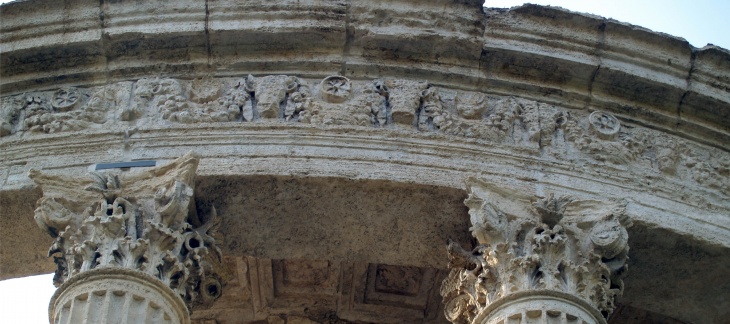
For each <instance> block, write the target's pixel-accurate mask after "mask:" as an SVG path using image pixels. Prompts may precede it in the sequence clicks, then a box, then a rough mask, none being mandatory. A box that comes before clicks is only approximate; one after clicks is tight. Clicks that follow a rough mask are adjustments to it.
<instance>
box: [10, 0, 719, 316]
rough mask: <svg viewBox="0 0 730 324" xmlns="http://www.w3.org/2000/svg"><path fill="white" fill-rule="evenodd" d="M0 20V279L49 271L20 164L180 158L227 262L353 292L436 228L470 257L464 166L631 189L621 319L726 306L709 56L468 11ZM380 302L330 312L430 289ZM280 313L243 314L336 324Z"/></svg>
mask: <svg viewBox="0 0 730 324" xmlns="http://www.w3.org/2000/svg"><path fill="white" fill-rule="evenodd" d="M0 18H1V19H0V27H1V28H2V31H3V32H2V33H0V53H1V54H2V55H0V79H1V80H2V81H0V233H1V234H2V235H0V247H2V249H0V277H2V278H9V277H14V276H19V275H24V274H33V273H37V272H38V271H41V270H42V269H49V268H50V265H49V263H43V261H42V257H41V254H42V253H43V251H40V249H39V248H38V245H39V244H40V243H39V242H46V241H47V238H44V237H43V235H42V233H40V231H37V232H32V231H27V233H25V232H22V229H23V228H26V227H28V226H33V225H32V221H31V220H30V218H29V217H30V215H31V214H32V212H31V208H30V207H29V204H28V202H29V201H32V200H35V199H37V198H38V197H39V196H40V191H39V190H38V189H37V188H36V189H34V187H33V186H34V185H33V182H32V181H31V180H30V178H28V177H27V172H28V170H29V169H31V168H35V169H41V170H43V172H44V173H46V174H49V175H51V176H59V175H63V176H66V177H75V178H78V179H81V178H83V177H84V176H85V174H86V173H87V172H88V171H93V169H94V165H95V164H97V163H101V162H113V161H135V160H156V161H157V163H158V165H160V164H164V163H166V162H169V161H171V160H173V159H175V158H177V157H179V156H182V155H183V154H185V153H186V152H188V151H189V150H191V149H192V150H195V151H196V152H197V153H198V154H200V156H201V159H202V162H203V163H202V164H201V167H200V170H199V172H198V183H197V185H198V186H197V187H196V188H197V189H196V191H195V195H196V196H197V197H205V198H197V201H196V202H197V203H198V205H199V207H200V212H201V214H205V213H207V212H209V211H210V210H211V209H210V206H213V205H214V206H216V208H218V210H219V211H221V210H223V209H225V211H226V213H225V214H224V213H223V212H221V215H222V222H224V224H225V225H226V226H225V227H224V228H223V229H222V230H223V231H225V234H226V236H225V237H226V238H225V240H226V242H225V245H224V246H223V249H224V253H226V254H228V255H229V256H231V257H236V258H243V257H249V256H254V257H255V258H257V259H273V260H305V261H302V262H304V263H307V262H310V263H311V265H310V266H303V265H302V267H304V268H306V269H321V268H323V267H320V266H319V265H321V264H320V263H317V262H319V261H316V262H315V261H311V260H329V261H327V262H330V263H328V264H329V265H330V266H333V267H339V269H340V271H343V272H347V273H357V274H358V276H360V277H361V279H362V278H365V279H367V278H368V276H369V273H370V272H369V271H370V270H368V269H369V267H370V266H367V267H359V268H357V269H360V270H357V271H355V270H348V269H354V268H350V265H348V264H349V263H348V262H360V263H363V264H366V265H367V264H374V265H375V266H373V267H374V269H376V270H373V271H374V273H376V274H377V273H378V271H380V270H378V269H381V268H382V269H386V270H387V269H388V266H383V267H380V265H389V266H390V265H393V266H398V267H418V268H429V269H430V268H433V269H443V267H444V258H445V253H444V252H443V251H442V250H441V246H442V245H443V241H444V240H445V239H446V238H447V237H453V238H455V239H456V240H457V241H459V243H460V244H461V245H462V246H468V245H469V240H468V238H467V235H468V233H466V232H463V230H462V229H463V228H464V226H465V224H466V223H467V221H468V220H467V218H466V216H465V215H466V214H465V213H466V209H465V207H464V206H463V205H462V204H461V202H460V201H461V200H463V197H464V196H465V192H464V180H465V179H467V178H468V177H471V176H474V175H475V174H480V177H482V178H484V179H486V181H488V182H490V183H492V184H494V185H495V186H501V187H510V188H515V189H517V190H519V191H521V192H524V193H526V194H528V195H532V196H540V197H544V196H546V195H547V194H546V193H551V192H554V193H555V194H556V195H557V196H564V195H572V196H576V197H581V198H585V199H593V200H600V201H610V200H612V199H625V200H626V201H627V204H626V215H627V216H628V217H629V218H630V219H632V220H633V222H634V224H635V226H634V227H633V228H630V229H628V233H629V236H630V237H631V238H632V240H634V238H636V240H638V242H633V241H632V242H631V245H632V250H631V252H630V255H631V259H629V265H630V266H631V267H632V270H631V275H630V276H629V277H628V278H626V280H625V281H626V294H625V295H624V297H623V298H622V299H621V301H620V302H621V303H622V305H624V307H625V308H623V309H624V310H625V309H633V308H637V309H639V310H638V311H637V314H639V313H641V312H655V313H658V314H661V316H668V317H671V318H675V319H677V320H681V321H685V322H713V321H719V320H721V319H723V318H726V317H727V314H726V312H725V311H724V310H725V309H727V307H724V306H726V305H725V303H724V300H726V299H730V298H728V297H727V292H726V291H730V289H726V288H727V285H726V284H725V281H724V280H722V278H725V277H727V270H725V269H727V268H728V264H727V263H728V260H729V259H728V258H727V257H726V255H727V251H728V248H729V247H730V219H729V218H728V217H727V215H729V214H730V205H728V201H730V198H729V196H730V187H728V183H730V179H728V177H730V171H728V170H730V165H729V164H728V162H727V161H730V157H729V155H730V149H729V148H728V145H727V143H728V142H730V134H729V129H728V125H730V120H729V119H728V118H730V117H729V116H730V115H728V111H730V95H729V94H730V86H728V84H730V80H728V78H727V75H728V73H727V70H728V68H730V67H729V66H728V62H730V53H729V52H728V51H727V50H726V49H722V48H718V47H714V46H708V47H705V48H701V49H698V48H693V47H691V46H690V45H689V44H688V43H687V42H686V41H684V40H682V39H678V38H674V37H671V36H667V35H663V34H658V33H653V32H651V31H648V30H645V29H643V28H640V27H637V26H631V25H628V24H624V23H620V22H616V21H613V20H609V19H604V18H600V17H595V16H590V15H584V14H577V13H572V12H569V11H566V10H563V9H560V8H553V7H541V6H535V5H525V6H521V7H516V8H512V9H510V10H505V9H489V8H482V3H481V2H480V1H456V2H454V1H447V0H431V1H419V2H413V1H405V0H403V1H387V2H357V1H349V0H343V1H274V2H272V1H253V2H251V1H248V2H245V3H242V2H236V1H202V0H185V1H176V2H174V3H171V2H164V1H159V2H151V3H146V4H142V5H134V4H132V3H131V2H128V1H112V2H109V1H106V2H92V1H85V0H70V1H64V2H63V3H61V2H57V1H43V0H31V1H16V2H13V3H9V4H5V5H3V6H2V10H1V12H0ZM133 172H136V171H135V169H132V170H122V171H121V173H122V174H125V173H133ZM297 198H298V199H297ZM213 202H214V203H213ZM23 215H24V216H23ZM231 215H235V216H231ZM281 215H291V217H289V218H287V217H283V216H281ZM313 215H314V216H316V217H315V218H312V217H313ZM362 215H367V217H362ZM358 216H360V217H358ZM21 218H22V219H21ZM353 224H356V225H357V226H353ZM393 224H395V229H393V226H394V225H393ZM19 233H23V235H24V239H23V240H20V237H21V236H20V235H19ZM241 233H247V234H251V236H252V238H249V239H248V240H245V239H244V238H243V235H242V234H241ZM343 236H345V237H347V238H348V239H343ZM312 237H315V238H316V240H313V239H312ZM287 239H288V241H287ZM667 241H669V242H667ZM26 242H27V243H26ZM234 242H236V243H237V244H234ZM282 242H283V243H282ZM637 243H638V244H637ZM26 244H27V245H26ZM44 245H45V244H44ZM8 246H12V247H15V248H13V249H8V248H6V247H8ZM664 246H668V247H672V248H662V247H664ZM681 259H688V260H693V262H690V263H687V262H680V261H678V260H681ZM241 260H242V259H241ZM239 261H240V260H239ZM237 262H238V261H237ZM257 262H258V261H257ZM272 262H273V261H272ZM277 262H278V261H277ZM282 262H283V261H282ZM287 262H288V261H287ZM287 262H283V263H276V262H273V264H279V265H278V266H276V267H279V268H281V269H286V268H287ZM297 262H299V261H297ZM294 263H295V262H294V261H292V264H294ZM318 264H319V265H318ZM693 264H700V266H693ZM272 267H273V266H272ZM292 267H293V266H292ZM279 268H277V269H279ZM362 269H365V270H362ZM382 269H381V270H382ZM386 270H382V271H381V272H382V273H400V272H398V271H400V270H397V271H395V270H394V271H386ZM241 271H243V270H241ZM315 272H316V271H315ZM316 273H319V272H316ZM405 273H406V272H403V274H404V275H403V276H402V278H403V281H402V282H398V283H395V284H394V285H393V287H399V288H398V289H400V290H398V289H396V288H387V287H386V288H383V287H384V286H382V284H383V283H385V282H388V281H389V282H395V281H393V280H385V279H383V280H381V281H375V282H374V283H378V282H380V285H381V286H373V287H374V288H373V289H374V290H372V291H377V292H378V293H380V292H393V291H396V290H398V291H400V292H402V293H403V294H404V295H408V294H412V293H413V291H414V290H408V287H415V286H413V285H406V286H403V284H404V283H407V282H413V280H411V279H412V278H415V277H414V276H416V275H415V274H414V275H413V276H410V277H409V276H406V275H405ZM409 273H410V272H409ZM417 273H419V272H418V271H417ZM366 274H368V275H366ZM282 278H285V277H282ZM374 278H377V277H374ZM408 278H411V279H408ZM365 279H363V280H365ZM282 280H284V279H282ZM292 280H294V279H292ZM297 280H299V281H297ZM308 280H309V279H306V280H305V278H304V277H302V278H299V279H296V280H294V281H295V282H299V283H300V284H301V285H305V284H304V283H305V282H306V283H311V282H312V281H311V280H309V281H308ZM338 280H339V279H338ZM343 280H344V279H343ZM632 280H635V281H634V282H632ZM272 282H273V281H272ZM282 282H283V281H282ZM340 282H344V281H340ZM352 282H356V280H353V281H352ZM668 282H672V283H674V284H673V285H668V284H666V283H668ZM632 284H633V285H634V287H637V288H632ZM353 285H354V286H357V287H359V288H358V289H361V290H362V291H367V290H366V288H367V287H370V286H369V285H368V284H366V283H362V284H357V285H355V284H353ZM354 286H353V287H354ZM674 286H676V287H677V288H676V289H674V290H671V289H658V288H657V287H674ZM434 287H435V286H434ZM292 289H293V288H292ZM297 289H298V288H297ZM338 289H339V288H338ZM368 289H369V288H368ZM414 289H415V288H414ZM305 290H306V289H305ZM294 291H299V292H297V293H295V292H294ZM353 291H355V290H353ZM358 291H360V290H358ZM705 292H707V293H705ZM299 293H301V290H296V289H294V290H287V291H283V293H282V294H283V295H282V296H288V295H291V296H295V295H297V294H299ZM301 294H302V295H306V294H305V293H301ZM251 296H253V295H251ZM383 296H385V297H383ZM383 296H380V295H377V294H376V295H373V296H370V297H368V296H367V295H363V296H361V297H362V298H360V297H358V298H354V297H353V298H352V299H348V300H349V301H348V302H347V303H344V299H342V300H340V301H343V303H344V304H339V305H350V306H346V307H345V309H344V310H343V309H340V310H341V311H343V312H345V313H346V311H345V310H347V309H349V310H348V311H352V312H355V313H357V312H360V313H358V314H360V315H357V316H355V317H351V318H358V320H360V321H368V322H372V321H377V316H383V314H386V313H388V314H393V316H394V317H393V318H394V319H393V320H392V321H394V322H404V321H410V320H413V321H422V320H424V318H430V317H428V316H430V315H429V314H434V313H433V305H432V304H428V305H431V306H427V307H426V308H424V309H425V310H424V311H421V310H416V308H417V307H416V306H414V305H423V303H422V301H423V299H418V298H415V299H403V300H396V301H393V300H391V299H389V298H391V297H388V296H389V295H387V294H386V295H383ZM688 296H689V297H690V298H688ZM235 298H238V299H235ZM235 298H234V299H235V300H236V301H235V302H236V303H239V301H240V303H239V304H241V303H244V304H245V303H249V302H253V297H245V296H244V295H236V297H235ZM267 298H268V297H267ZM287 298H288V297H287ZM292 298H294V297H292ZM296 298H299V297H296ZM296 298H294V299H296ZM307 298H309V297H307ZM317 298H319V297H317ZM317 298H314V299H313V300H315V301H317V302H319V301H322V302H323V303H324V304H323V305H332V304H331V303H332V299H327V301H326V302H324V301H323V300H324V299H321V298H320V299H317ZM685 299H686V300H691V302H686V303H683V302H682V301H683V300H685ZM230 302H231V303H233V301H230ZM380 302H389V303H396V304H398V305H399V306H398V307H396V308H388V307H390V306H388V307H384V308H383V307H381V306H383V305H381V304H378V305H380V306H373V305H374V304H377V303H380ZM221 303H223V302H221ZM292 303H293V304H286V303H285V304H282V305H285V306H282V307H283V308H282V309H286V310H287V312H288V311H291V310H293V309H296V312H295V313H296V315H286V314H285V311H281V312H279V311H275V312H268V311H267V312H262V313H260V314H259V315H256V316H253V315H251V316H250V317H243V318H249V319H251V320H252V321H261V322H272V323H279V322H282V321H284V322H286V321H289V322H307V321H310V320H313V321H317V322H326V321H330V322H336V321H338V320H341V319H338V317H337V316H340V315H339V314H344V313H341V312H339V311H337V312H335V313H331V312H330V311H332V310H331V309H330V311H322V310H321V309H320V311H318V313H317V314H314V315H313V313H311V314H307V313H306V312H304V310H303V309H306V308H307V307H309V306H306V305H310V304H307V303H304V304H296V302H292ZM361 304H362V305H367V306H362V307H361ZM437 304H438V303H437ZM241 305H242V304H241ZM272 305H273V304H272ZM287 305H288V306H287ZM292 305H297V306H292ZM302 305H305V306H302ZM404 305H405V306H404ZM310 306H311V305H310ZM250 307H253V306H250ZM276 307H279V306H276ZM276 307H274V309H276ZM298 307H299V308H298ZM347 307H350V308H347ZM403 307H405V308H403ZM409 307H410V308H409ZM414 307H415V308H414ZM418 307H421V306H418ZM632 307H633V308H632ZM324 308H327V307H323V308H322V309H324ZM241 309H243V308H241ZM199 311H202V310H200V309H196V310H195V312H199ZM241 312H244V311H243V310H234V307H228V308H226V310H225V311H224V310H221V311H220V312H218V313H215V315H210V313H206V314H209V315H210V316H209V317H198V318H197V319H196V320H197V321H200V322H201V323H208V322H210V321H216V320H217V319H218V320H219V321H223V320H222V319H223V318H232V317H227V316H235V315H231V314H239V313H241ZM251 312H253V311H251ZM419 312H420V313H419ZM437 313H440V312H437ZM251 314H253V313H251ZM332 314H338V315H332ZM363 314H365V315H363ZM418 314H420V315H418ZM541 314H542V313H541ZM206 316H208V315H206ZM246 316H248V315H246ZM358 316H360V317H358ZM414 316H415V317H414ZM418 316H421V317H418ZM424 316H425V317H424ZM525 316H527V314H525ZM541 316H542V315H541ZM637 316H638V315H637ZM254 318H255V319H254ZM340 318H344V317H340ZM652 318H654V317H652ZM657 318H658V317H657ZM407 319H408V320H407ZM342 321H345V320H342ZM353 321H354V319H353Z"/></svg>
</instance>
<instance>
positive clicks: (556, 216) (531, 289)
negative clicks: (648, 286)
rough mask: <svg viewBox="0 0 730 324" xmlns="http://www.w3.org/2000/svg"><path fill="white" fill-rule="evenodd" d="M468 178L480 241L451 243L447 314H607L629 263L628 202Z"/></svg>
mask: <svg viewBox="0 0 730 324" xmlns="http://www.w3.org/2000/svg"><path fill="white" fill-rule="evenodd" d="M468 186H469V190H470V194H469V197H468V198H467V200H466V201H465V203H466V205H467V206H468V207H469V215H470V218H471V222H472V228H471V231H472V235H473V236H474V237H475V238H476V239H477V241H478V245H477V246H476V247H475V248H474V249H473V250H471V251H466V250H464V249H462V248H461V247H460V246H459V245H457V244H456V243H454V242H450V243H449V246H448V251H449V257H450V259H451V261H450V263H449V267H450V268H451V269H452V270H451V273H450V274H449V276H448V277H447V279H445V280H444V282H443V285H442V287H441V294H442V296H443V297H444V303H445V304H446V307H445V312H446V316H447V318H448V319H449V320H451V321H453V322H454V323H477V322H478V323H482V322H483V323H492V322H494V323H497V322H498V318H495V316H497V317H499V316H507V317H508V318H512V317H510V316H513V315H514V316H518V315H519V316H523V315H525V314H523V313H524V312H525V311H528V313H529V312H530V311H535V312H536V314H537V313H539V314H542V313H544V312H551V311H553V312H554V313H555V314H563V313H564V314H563V315H559V316H568V317H571V316H572V317H573V318H583V317H584V316H589V318H583V320H584V321H588V322H594V321H595V322H604V320H603V318H604V317H607V316H608V315H609V314H611V312H612V311H613V309H614V308H615V305H616V298H618V297H619V296H621V294H622V292H623V282H622V279H621V277H622V275H623V274H624V273H625V271H626V269H627V265H626V261H627V259H628V249H629V248H628V234H627V232H626V228H625V227H626V226H629V225H630V222H629V221H628V219H627V217H626V215H625V211H624V209H625V206H624V205H623V203H621V202H609V201H593V200H576V199H574V198H572V197H567V196H562V197H555V196H553V195H550V196H549V197H546V198H540V199H537V198H536V197H532V196H530V195H527V194H524V193H521V192H518V191H515V190H510V189H505V188H503V187H500V186H497V185H492V184H489V183H487V182H485V181H481V180H477V179H474V178H472V179H470V180H469V181H468ZM538 299H545V300H549V302H545V303H535V302H534V300H538ZM520 300H529V301H525V302H521V301H520ZM561 300H564V301H565V302H562V301H561ZM515 304H519V305H520V306H519V307H517V308H514V307H512V308H514V309H512V308H511V306H510V305H515ZM563 304H565V305H563ZM540 305H542V306H540ZM525 308H535V309H525ZM543 308H544V309H543ZM510 309H511V310H510ZM591 314H592V315H591ZM525 316H527V315H525ZM541 316H542V315H541ZM477 319H478V320H477ZM475 320H477V321H475ZM522 323H525V322H524V321H523V322H522Z"/></svg>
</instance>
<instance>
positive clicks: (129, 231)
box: [29, 154, 228, 304]
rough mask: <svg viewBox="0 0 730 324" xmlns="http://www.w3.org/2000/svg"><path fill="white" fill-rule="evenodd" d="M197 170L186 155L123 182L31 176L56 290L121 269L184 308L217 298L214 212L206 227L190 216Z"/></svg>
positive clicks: (109, 177) (219, 268) (220, 272)
mask: <svg viewBox="0 0 730 324" xmlns="http://www.w3.org/2000/svg"><path fill="white" fill-rule="evenodd" d="M197 165H198V160H197V158H196V157H194V156H193V155H192V154H187V155H185V156H183V157H181V158H179V159H178V160H176V161H174V162H172V163H170V164H168V165H165V166H161V167H156V168H154V169H150V170H145V171H141V172H139V173H137V174H133V175H128V176H126V175H119V174H113V173H106V174H102V173H96V174H93V177H92V179H91V180H78V179H69V178H66V177H63V176H53V175H48V174H44V173H41V172H39V171H35V170H33V171H31V172H30V174H29V176H30V177H31V178H32V179H33V180H34V181H35V182H36V183H37V184H38V185H40V186H41V188H42V189H43V191H44V196H43V197H42V198H41V199H40V200H39V201H38V207H37V209H36V215H35V219H36V222H37V223H38V224H39V226H41V228H44V229H46V230H47V231H48V233H49V234H51V236H52V237H54V242H53V244H52V246H51V248H50V250H49V256H50V255H53V256H54V260H55V262H56V264H57V270H56V276H55V278H54V283H55V284H57V285H60V284H62V283H63V282H65V281H67V280H68V279H70V278H71V277H73V276H75V275H77V274H80V273H83V272H87V271H93V270H94V269H100V268H125V269H131V270H135V271H139V272H142V273H145V274H147V275H149V276H152V277H154V278H157V279H159V280H160V281H161V282H163V283H164V284H166V285H167V286H168V287H170V289H172V290H173V291H176V292H177V293H179V294H180V295H181V297H183V299H184V300H186V301H187V302H188V303H190V304H206V303H210V302H212V301H213V300H214V299H215V298H217V297H218V296H219V295H220V291H221V287H222V282H223V281H225V280H226V278H227V276H228V274H227V272H226V271H227V270H226V269H224V267H223V264H222V255H221V252H220V250H219V249H218V247H217V246H216V239H215V236H216V231H217V226H218V219H217V215H216V214H215V211H213V213H212V214H213V215H212V216H210V217H209V218H210V219H209V220H208V221H207V222H201V221H200V220H198V219H192V218H191V217H192V216H189V208H191V207H192V208H194V206H192V197H193V188H192V185H193V183H194V175H195V169H196V168H197ZM79 188H83V189H79ZM76 193H80V194H79V195H77V196H71V195H72V194H76ZM65 196H71V197H73V198H74V199H64V198H62V197H65ZM191 223H192V224H196V225H197V226H193V225H192V224H191ZM206 287H207V288H206ZM211 287H213V288H211ZM200 289H207V290H206V291H204V292H201V291H200Z"/></svg>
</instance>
